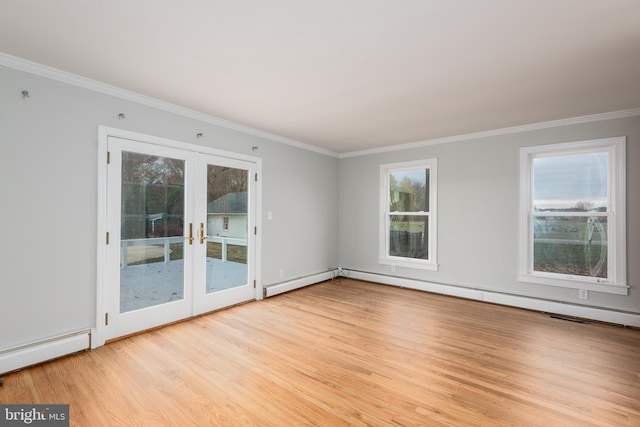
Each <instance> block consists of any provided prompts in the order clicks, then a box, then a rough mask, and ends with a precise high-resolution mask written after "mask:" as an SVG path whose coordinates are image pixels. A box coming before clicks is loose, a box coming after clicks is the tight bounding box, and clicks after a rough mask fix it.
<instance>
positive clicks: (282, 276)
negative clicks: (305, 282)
mask: <svg viewBox="0 0 640 427" xmlns="http://www.w3.org/2000/svg"><path fill="white" fill-rule="evenodd" d="M280 278H281V279H282V278H284V270H280Z"/></svg>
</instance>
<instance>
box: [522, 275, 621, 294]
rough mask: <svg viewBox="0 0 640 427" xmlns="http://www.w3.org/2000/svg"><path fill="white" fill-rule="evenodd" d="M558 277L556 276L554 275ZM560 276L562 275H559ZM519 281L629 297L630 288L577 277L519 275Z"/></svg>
mask: <svg viewBox="0 0 640 427" xmlns="http://www.w3.org/2000/svg"><path fill="white" fill-rule="evenodd" d="M554 276H556V275H554ZM557 276H560V275H557ZM518 281H519V282H525V283H535V284H538V285H546V286H557V287H562V288H571V289H583V290H587V291H591V292H602V293H605V294H615V295H628V294H629V287H628V286H626V285H621V284H612V283H606V282H597V281H595V280H584V279H582V278H579V277H575V276H566V278H558V277H549V276H547V275H541V274H529V273H527V274H518Z"/></svg>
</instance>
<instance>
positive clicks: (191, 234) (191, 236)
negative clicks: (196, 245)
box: [186, 222, 193, 245]
mask: <svg viewBox="0 0 640 427" xmlns="http://www.w3.org/2000/svg"><path fill="white" fill-rule="evenodd" d="M186 239H187V240H188V241H189V244H190V245H193V223H191V222H190V223H189V236H188V237H186Z"/></svg>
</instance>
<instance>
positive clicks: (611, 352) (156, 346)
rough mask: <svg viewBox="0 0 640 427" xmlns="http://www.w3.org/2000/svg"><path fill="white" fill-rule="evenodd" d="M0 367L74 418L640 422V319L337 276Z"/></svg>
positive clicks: (14, 395) (33, 396) (14, 389)
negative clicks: (576, 313)
mask: <svg viewBox="0 0 640 427" xmlns="http://www.w3.org/2000/svg"><path fill="white" fill-rule="evenodd" d="M4 379H5V384H4V386H3V387H0V403H49V404H51V403H68V404H70V415H71V425H77V426H92V427H93V426H129V425H135V426H142V425H144V426H156V425H157V426H165V425H166V426H209V425H211V426H227V425H230V426H231V425H256V426H303V425H316V426H342V425H353V426H359V425H373V426H389V425H402V426H418V425H419V426H483V427H484V426H503V425H505V426H545V427H556V426H561V427H565V426H581V427H583V426H616V427H620V426H640V331H639V330H637V329H628V328H623V327H619V326H612V325H603V324H595V323H594V324H582V323H574V322H568V321H565V320H559V319H554V318H552V317H550V316H549V315H548V314H544V313H536V312H530V311H525V310H520V309H515V308H509V307H502V306H497V305H490V304H486V303H481V302H475V301H468V300H463V299H457V298H452V297H446V296H442V295H434V294H429V293H424V292H419V291H413V290H408V289H400V288H394V287H389V286H382V285H376V284H371V283H367V282H360V281H355V280H349V279H344V280H342V281H329V282H324V283H320V284H317V285H314V286H309V287H307V288H303V289H299V290H296V291H293V292H289V293H287V294H283V295H279V296H276V297H272V298H269V299H266V300H264V301H260V302H252V303H248V304H245V305H241V306H237V307H233V308H230V309H227V310H222V311H219V312H217V313H213V314H210V315H206V316H202V317H199V318H196V319H192V320H190V321H186V322H182V323H179V324H175V325H171V326H168V327H165V328H162V329H157V330H154V331H151V332H148V333H144V334H141V335H137V336H133V337H129V338H126V339H123V340H120V341H117V342H113V343H111V344H108V345H106V346H103V347H100V348H98V349H96V350H93V351H89V352H85V353H81V354H77V355H73V356H70V357H67V358H63V359H60V360H56V361H53V362H49V363H45V364H43V365H40V366H36V367H33V368H29V369H25V370H22V371H19V372H16V373H12V374H9V375H7V376H5V378H4Z"/></svg>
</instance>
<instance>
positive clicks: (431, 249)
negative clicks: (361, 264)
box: [379, 159, 438, 270]
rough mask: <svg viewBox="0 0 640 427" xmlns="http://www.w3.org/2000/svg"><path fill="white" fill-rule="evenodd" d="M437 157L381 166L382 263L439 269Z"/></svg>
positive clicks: (380, 258)
mask: <svg viewBox="0 0 640 427" xmlns="http://www.w3.org/2000/svg"><path fill="white" fill-rule="evenodd" d="M436 179H437V161H436V159H430V160H420V161H412V162H403V163H393V164H384V165H381V166H380V183H381V185H380V255H379V262H380V263H381V264H388V265H392V266H402V267H412V268H420V269H425V270H437V269H438V264H437V258H436V242H437V240H436V230H437V222H436V201H437V198H436V189H437V186H436V182H437V181H436Z"/></svg>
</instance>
